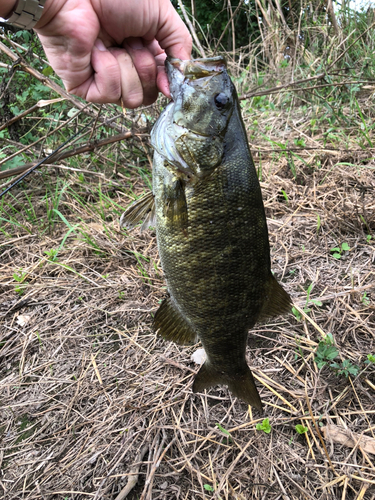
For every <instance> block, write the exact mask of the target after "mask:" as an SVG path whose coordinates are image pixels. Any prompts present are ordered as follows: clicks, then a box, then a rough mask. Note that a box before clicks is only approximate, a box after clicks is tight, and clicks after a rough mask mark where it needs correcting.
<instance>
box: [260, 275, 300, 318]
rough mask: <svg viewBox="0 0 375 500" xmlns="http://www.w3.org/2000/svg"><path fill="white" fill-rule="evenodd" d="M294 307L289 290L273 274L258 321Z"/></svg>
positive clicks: (283, 312)
mask: <svg viewBox="0 0 375 500" xmlns="http://www.w3.org/2000/svg"><path fill="white" fill-rule="evenodd" d="M291 308H292V299H291V297H290V295H289V293H288V292H286V291H285V290H284V288H283V287H282V286H281V285H280V283H279V282H278V281H277V280H276V278H275V277H274V276H273V274H271V277H270V280H269V283H268V288H267V296H266V300H265V301H264V304H263V307H262V310H261V312H260V314H259V316H258V319H257V321H265V320H267V319H269V318H273V317H274V316H279V315H280V314H285V313H287V312H290V310H291Z"/></svg>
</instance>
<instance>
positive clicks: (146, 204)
mask: <svg viewBox="0 0 375 500" xmlns="http://www.w3.org/2000/svg"><path fill="white" fill-rule="evenodd" d="M141 221H143V224H142V228H141V229H142V231H143V230H144V229H147V228H148V227H149V226H152V225H155V200H154V195H153V193H152V191H149V192H148V193H147V194H145V195H144V196H142V197H141V198H139V199H138V200H137V201H135V202H134V203H132V204H131V205H130V206H129V207H128V208H127V209H126V210H125V212H124V213H123V214H122V215H121V218H120V227H121V228H125V229H133V227H135V226H136V225H137V224H138V223H139V222H141Z"/></svg>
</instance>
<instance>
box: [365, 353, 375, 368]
mask: <svg viewBox="0 0 375 500" xmlns="http://www.w3.org/2000/svg"><path fill="white" fill-rule="evenodd" d="M365 363H366V364H367V365H369V364H370V363H375V356H374V355H373V354H367V359H366V361H365Z"/></svg>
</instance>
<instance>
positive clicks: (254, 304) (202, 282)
mask: <svg viewBox="0 0 375 500" xmlns="http://www.w3.org/2000/svg"><path fill="white" fill-rule="evenodd" d="M168 64H169V66H168ZM189 65H190V66H189ZM167 73H168V77H169V80H170V86H171V90H172V94H173V98H174V103H171V104H170V105H169V106H168V107H167V108H166V110H165V111H164V112H163V113H164V116H163V114H162V115H161V117H160V119H159V121H158V122H157V124H156V125H155V127H154V129H153V132H152V144H153V146H154V147H155V154H154V164H153V198H154V199H152V198H151V197H150V209H149V211H150V212H155V221H156V234H157V242H158V249H159V254H160V259H161V263H162V268H163V271H164V274H165V278H166V281H167V287H168V292H169V297H168V298H167V299H165V301H164V302H163V304H162V305H161V307H160V309H159V310H158V311H157V313H156V315H155V320H154V326H155V328H156V329H158V330H159V332H160V334H161V335H162V336H163V337H164V338H166V339H168V340H174V341H176V342H178V343H187V342H194V341H195V339H196V337H198V338H199V339H200V340H201V342H202V344H203V347H204V349H205V351H206V355H207V360H206V362H205V364H204V365H203V366H202V367H201V369H200V371H199V373H198V375H197V376H196V379H195V382H194V386H193V390H194V391H202V390H203V389H204V388H207V387H210V386H212V385H215V384H226V385H228V386H229V389H230V390H231V391H232V392H233V393H234V394H235V395H236V396H238V397H240V398H241V399H243V400H244V401H246V402H247V403H249V404H252V405H253V406H255V407H257V408H259V409H261V408H262V405H261V401H260V397H259V394H258V391H257V389H256V387H255V384H254V380H253V377H252V374H251V371H250V369H249V367H248V365H247V363H246V344H247V336H248V330H249V329H250V328H252V327H253V326H254V325H255V323H256V322H257V321H258V320H259V319H264V318H267V317H271V316H274V315H277V314H280V313H283V312H286V311H288V310H289V309H290V304H291V302H290V297H289V295H288V294H287V293H286V292H285V291H284V289H283V288H282V287H281V286H280V285H279V284H278V283H277V281H276V280H275V278H274V277H273V275H272V273H271V262H270V249H269V242H268V231H267V224H266V217H265V212H264V207H263V201H262V194H261V190H260V185H259V182H258V178H257V174H256V170H255V167H254V163H253V160H252V157H251V153H250V149H249V146H248V142H247V137H246V131H245V128H244V125H243V122H242V118H241V112H240V106H239V102H238V98H237V95H236V91H235V88H234V86H233V84H232V82H231V81H230V78H229V76H228V74H227V72H226V69H225V63H224V61H223V59H221V58H212V59H199V60H195V61H194V60H193V61H179V60H172V61H170V62H168V63H167ZM180 75H182V77H183V78H181V76H180ZM192 89H193V90H192ZM190 94H191V95H192V96H193V98H195V99H193V98H191V96H190ZM189 99H190V100H189ZM223 103H224V104H223ZM195 108H196V109H195ZM202 110H203V111H205V113H203V112H202ZM194 113H195V115H194ZM202 131H203V133H202ZM196 144H198V146H196ZM153 202H154V203H155V206H154V207H151V205H152V203H153ZM132 210H133V209H132V207H130V209H128V211H127V212H125V214H124V216H123V218H122V224H123V225H126V222H127V220H128V219H129V214H131V213H132Z"/></svg>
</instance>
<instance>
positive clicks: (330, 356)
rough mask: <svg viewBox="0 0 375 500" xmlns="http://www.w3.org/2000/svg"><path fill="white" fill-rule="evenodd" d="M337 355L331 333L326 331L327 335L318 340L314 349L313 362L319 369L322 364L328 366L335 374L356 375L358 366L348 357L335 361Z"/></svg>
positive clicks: (337, 351)
mask: <svg viewBox="0 0 375 500" xmlns="http://www.w3.org/2000/svg"><path fill="white" fill-rule="evenodd" d="M338 356H339V350H338V349H337V347H336V346H335V343H334V339H333V335H332V333H328V334H327V336H326V337H325V338H324V339H323V340H321V341H320V342H319V344H318V347H317V349H316V351H315V362H316V365H317V367H318V368H319V370H320V369H321V368H323V367H324V366H328V367H329V368H331V370H333V371H334V372H335V374H336V375H337V376H339V375H344V376H345V377H349V375H353V376H357V375H358V373H359V367H358V366H357V365H355V364H353V363H352V362H351V361H350V360H349V359H344V360H343V361H339V362H338V361H335V360H336V358H337V357H338Z"/></svg>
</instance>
